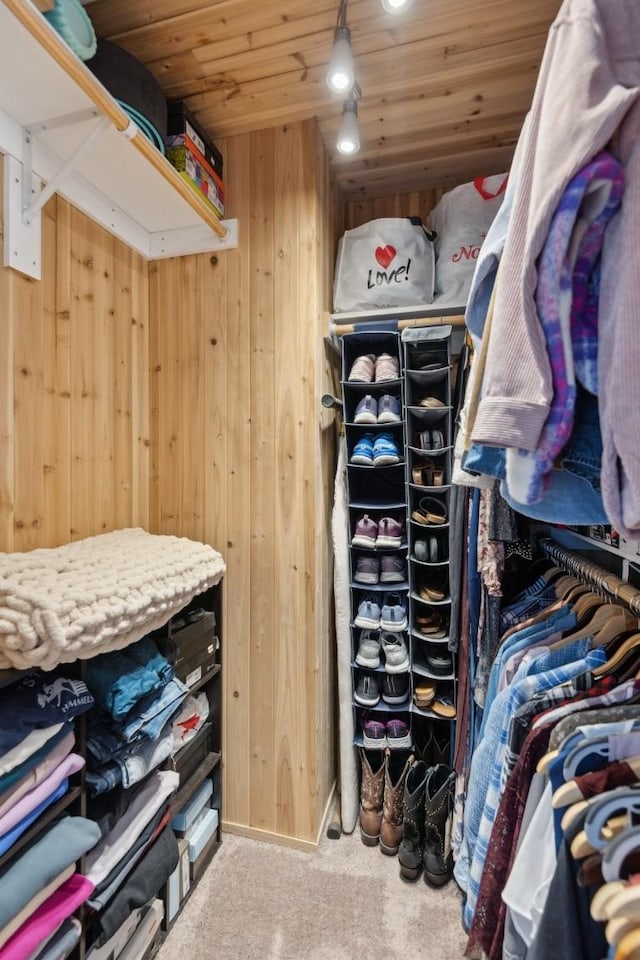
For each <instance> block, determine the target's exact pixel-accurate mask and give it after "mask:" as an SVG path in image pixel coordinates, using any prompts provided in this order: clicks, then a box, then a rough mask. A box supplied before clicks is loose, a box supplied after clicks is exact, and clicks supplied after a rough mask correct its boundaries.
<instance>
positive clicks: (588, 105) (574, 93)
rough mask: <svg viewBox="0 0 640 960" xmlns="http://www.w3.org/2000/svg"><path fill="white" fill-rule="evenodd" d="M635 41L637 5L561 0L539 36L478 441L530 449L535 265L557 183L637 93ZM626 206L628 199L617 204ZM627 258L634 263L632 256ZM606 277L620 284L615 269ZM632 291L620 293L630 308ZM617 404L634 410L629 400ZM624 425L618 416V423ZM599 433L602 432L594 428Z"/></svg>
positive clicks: (545, 379)
mask: <svg viewBox="0 0 640 960" xmlns="http://www.w3.org/2000/svg"><path fill="white" fill-rule="evenodd" d="M639 36H640V3H638V2H637V0H564V2H563V4H562V7H561V9H560V12H559V13H558V16H557V17H556V20H555V22H554V23H553V25H552V27H551V30H550V31H549V38H548V40H547V45H546V48H545V52H544V57H543V60H542V65H541V67H540V73H539V76H538V82H537V84H536V90H535V93H534V98H533V103H532V106H531V111H530V114H529V123H528V124H527V128H526V133H525V134H524V136H525V142H524V147H525V149H524V150H523V153H522V165H521V169H520V175H519V177H518V183H517V185H516V190H515V194H514V200H513V207H512V212H511V219H510V221H509V228H508V232H507V239H506V243H505V248H504V252H503V255H502V260H501V263H500V277H499V280H498V284H497V288H496V300H495V308H494V314H493V322H492V327H491V338H490V342H489V349H488V353H487V363H486V369H485V374H484V380H483V384H482V390H483V392H482V399H481V401H480V405H479V408H478V415H477V417H476V421H475V424H474V427H473V431H472V439H473V440H474V441H476V442H478V443H484V444H489V445H494V446H500V447H520V448H522V449H524V450H535V449H536V447H537V444H538V439H539V437H540V433H541V431H542V428H543V426H544V423H545V421H546V419H547V416H548V414H549V408H550V402H551V398H552V393H553V385H552V378H551V368H550V364H549V358H548V355H547V350H546V345H545V341H544V334H543V331H542V328H541V326H540V322H539V320H538V315H537V311H536V305H535V300H534V294H535V290H536V283H537V274H536V262H537V260H538V257H539V256H540V253H541V252H542V248H543V246H544V243H545V240H546V238H547V234H548V231H549V225H550V223H551V218H552V216H553V214H554V211H555V210H556V208H557V206H558V203H559V200H560V198H561V196H562V194H563V193H564V191H565V189H566V187H567V184H568V183H569V181H570V180H571V178H572V177H574V176H575V174H576V173H577V172H578V170H580V169H581V168H582V167H584V165H585V164H586V163H587V161H588V160H589V159H590V158H591V157H593V156H594V155H595V154H596V153H598V151H599V150H602V149H603V148H604V147H605V146H606V145H607V143H608V142H609V140H610V139H611V138H612V137H613V135H614V134H615V132H616V131H617V130H618V128H619V127H620V125H621V124H622V122H623V120H624V118H625V115H626V114H627V112H628V111H629V109H630V108H631V107H632V106H633V104H634V102H635V101H636V100H637V98H638V96H639V95H640V50H639V48H638V37H639ZM628 174H629V171H627V184H628V186H627V191H628V192H629V191H631V192H632V193H633V194H634V195H640V183H638V182H637V181H636V182H635V183H633V181H632V178H631V177H629V176H628ZM627 200H628V193H627V195H625V200H624V202H623V208H624V205H625V204H626V203H627ZM629 235H631V234H630V233H629ZM630 249H631V250H633V249H634V248H633V247H631V248H630ZM629 260H630V261H631V262H632V263H633V264H634V265H635V264H636V261H637V258H636V257H633V256H631V257H629ZM629 269H630V271H632V269H633V268H631V267H630V268H629ZM636 272H637V267H636ZM604 274H605V270H604V265H603V277H604ZM611 279H612V282H613V283H614V284H617V285H618V286H622V278H621V275H620V273H619V269H618V264H616V268H615V270H614V271H613V274H612V278H611ZM625 279H626V278H625ZM636 289H637V288H636V286H635V285H632V286H631V287H630V288H629V298H630V302H631V303H632V306H633V308H634V311H635V303H636V301H635V300H634V296H635V293H636ZM634 316H635V312H634ZM628 325H631V318H629V323H628ZM600 333H601V336H602V329H601V331H600ZM601 368H602V366H601ZM634 377H635V379H636V380H637V376H636V375H635V373H634ZM620 383H625V385H626V381H620V380H619V381H618V384H620ZM601 390H602V391H603V390H604V385H603V384H601ZM617 392H618V393H620V394H622V393H623V391H622V390H618V391H617ZM625 402H627V403H628V407H627V409H634V408H633V406H632V404H631V402H630V399H629V398H626V397H625ZM628 420H629V417H628V416H625V417H624V420H623V423H626V422H627V421H628ZM620 430H622V424H620ZM602 432H603V435H605V436H606V431H605V430H604V428H603V431H602ZM634 439H635V438H634ZM605 506H607V502H606V499H605ZM607 510H609V508H608V506H607Z"/></svg>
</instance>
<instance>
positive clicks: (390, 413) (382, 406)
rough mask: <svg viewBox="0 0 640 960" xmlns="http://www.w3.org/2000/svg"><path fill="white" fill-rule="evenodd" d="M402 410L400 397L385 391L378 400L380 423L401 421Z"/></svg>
mask: <svg viewBox="0 0 640 960" xmlns="http://www.w3.org/2000/svg"><path fill="white" fill-rule="evenodd" d="M401 410H402V408H401V406H400V401H399V399H398V398H397V397H392V396H390V394H388V393H385V395H384V396H383V397H380V399H379V400H378V423H400V421H401V419H402V416H401Z"/></svg>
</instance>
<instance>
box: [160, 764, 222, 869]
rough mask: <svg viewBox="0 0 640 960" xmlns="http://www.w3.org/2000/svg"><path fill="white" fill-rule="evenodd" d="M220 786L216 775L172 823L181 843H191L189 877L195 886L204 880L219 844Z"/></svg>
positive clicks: (192, 797) (205, 783) (201, 787)
mask: <svg viewBox="0 0 640 960" xmlns="http://www.w3.org/2000/svg"><path fill="white" fill-rule="evenodd" d="M214 781H215V782H214ZM216 784H219V778H217V777H216V776H215V774H214V777H213V778H207V779H206V780H204V781H203V782H202V784H201V785H200V786H199V787H198V789H197V790H196V791H195V793H193V794H192V796H191V797H190V798H189V800H188V801H187V802H186V803H185V804H184V805H183V806H182V807H181V809H180V810H178V811H177V813H176V814H175V815H174V817H173V819H172V821H171V829H172V830H173V831H174V832H175V833H176V834H177V836H178V842H179V843H180V841H183V842H184V841H186V843H187V859H188V863H189V875H190V880H191V881H192V882H194V883H196V882H197V881H198V880H199V879H200V877H201V875H202V873H203V872H204V870H205V868H206V866H207V864H208V863H209V860H210V855H211V852H212V850H213V849H214V847H215V846H216V844H217V842H218V826H219V804H220V799H219V789H218V788H217V786H216ZM181 869H182V868H181Z"/></svg>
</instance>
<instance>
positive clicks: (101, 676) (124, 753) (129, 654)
mask: <svg viewBox="0 0 640 960" xmlns="http://www.w3.org/2000/svg"><path fill="white" fill-rule="evenodd" d="M87 682H88V684H89V687H90V689H91V690H92V691H93V692H94V694H95V698H96V700H97V702H98V705H99V707H98V709H96V710H94V711H92V713H91V714H90V716H89V722H88V740H87V747H88V751H89V764H88V770H87V782H88V784H89V785H90V788H91V791H92V794H93V795H94V796H97V795H98V794H100V793H104V792H106V791H108V790H112V789H113V788H114V787H116V786H118V785H120V784H122V786H124V787H125V788H129V787H131V786H133V784H135V783H137V782H138V781H140V780H142V778H143V777H145V776H146V775H147V774H148V773H150V772H151V771H152V770H154V769H155V768H156V767H157V766H159V765H160V764H161V763H162V762H163V761H164V760H166V759H167V757H169V756H170V755H171V753H172V750H173V727H172V720H173V717H174V714H175V713H176V712H177V711H178V710H179V709H180V707H181V706H182V703H183V701H184V699H185V698H186V697H187V695H188V693H189V689H188V687H186V686H185V684H183V683H181V682H180V681H179V680H177V679H176V678H175V677H174V676H173V668H172V666H171V664H170V663H169V661H168V660H166V659H165V657H163V656H162V655H161V654H160V653H159V651H158V648H157V647H156V645H155V643H154V642H153V641H152V640H151V639H149V638H148V637H145V638H144V639H143V640H140V641H139V642H138V643H135V644H132V645H131V646H130V647H127V648H126V650H123V651H115V652H113V653H106V654H103V655H101V656H99V657H95V658H93V659H92V660H90V661H88V663H87Z"/></svg>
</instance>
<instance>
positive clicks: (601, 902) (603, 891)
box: [589, 880, 627, 942]
mask: <svg viewBox="0 0 640 960" xmlns="http://www.w3.org/2000/svg"><path fill="white" fill-rule="evenodd" d="M626 886H627V885H626V883H625V882H624V881H623V880H612V881H611V883H603V884H602V886H601V887H600V888H599V889H598V890H596V892H595V893H594V895H593V897H592V898H591V903H590V904H589V913H590V914H591V916H592V917H593V919H594V920H598V921H604V920H608V919H609V913H608V910H607V907H608V904H609V903H610V902H611V900H612V899H613V898H614V897H615V895H616V894H617V893H620V892H621V891H622V890H625V889H626ZM609 942H611V941H609Z"/></svg>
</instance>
